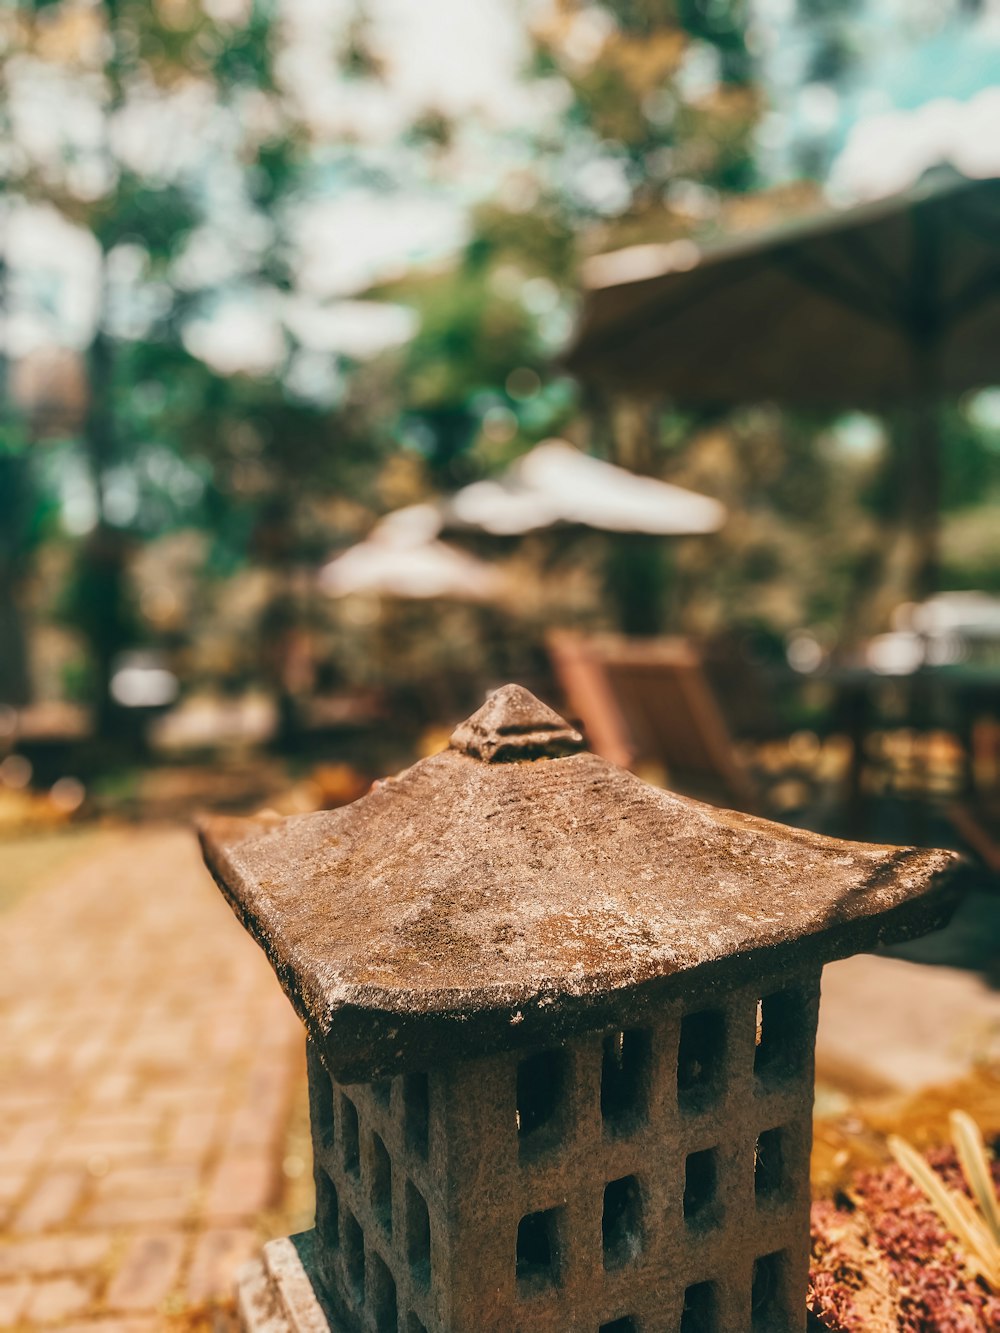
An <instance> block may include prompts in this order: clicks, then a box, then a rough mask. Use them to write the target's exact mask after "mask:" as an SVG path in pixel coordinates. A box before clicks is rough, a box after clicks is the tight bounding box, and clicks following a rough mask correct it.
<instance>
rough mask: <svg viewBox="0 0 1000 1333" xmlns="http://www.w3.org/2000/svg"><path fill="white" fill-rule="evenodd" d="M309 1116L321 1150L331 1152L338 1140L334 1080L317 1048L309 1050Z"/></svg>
mask: <svg viewBox="0 0 1000 1333" xmlns="http://www.w3.org/2000/svg"><path fill="white" fill-rule="evenodd" d="M309 1066H310V1068H309V1075H310V1077H309V1103H310V1105H309V1118H310V1121H311V1123H312V1129H313V1135H314V1137H315V1140H316V1143H317V1145H318V1146H319V1148H320V1150H321V1151H323V1152H329V1151H330V1149H331V1148H332V1147H333V1145H334V1143H335V1141H336V1122H335V1118H334V1087H333V1080H332V1079H331V1078H330V1075H329V1074H328V1073H327V1072H326V1069H325V1068H324V1066H323V1063H322V1061H321V1060H320V1057H319V1055H318V1054H317V1053H316V1052H315V1050H313V1049H310V1052H309Z"/></svg>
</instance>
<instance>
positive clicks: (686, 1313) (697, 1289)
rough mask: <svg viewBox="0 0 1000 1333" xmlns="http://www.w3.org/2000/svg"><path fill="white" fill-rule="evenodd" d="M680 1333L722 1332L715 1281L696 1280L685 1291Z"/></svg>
mask: <svg viewBox="0 0 1000 1333" xmlns="http://www.w3.org/2000/svg"><path fill="white" fill-rule="evenodd" d="M680 1333H721V1330H720V1329H719V1323H718V1303H717V1301H716V1294H715V1283H714V1282H696V1283H695V1284H694V1286H691V1287H688V1289H687V1291H685V1293H684V1309H683V1311H682V1312H681V1327H680Z"/></svg>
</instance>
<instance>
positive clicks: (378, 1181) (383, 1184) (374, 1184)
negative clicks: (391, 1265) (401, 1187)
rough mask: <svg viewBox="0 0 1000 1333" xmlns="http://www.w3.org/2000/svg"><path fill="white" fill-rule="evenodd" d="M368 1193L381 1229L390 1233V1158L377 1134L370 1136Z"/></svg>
mask: <svg viewBox="0 0 1000 1333" xmlns="http://www.w3.org/2000/svg"><path fill="white" fill-rule="evenodd" d="M370 1163H371V1180H370V1182H369V1184H370V1194H371V1203H372V1212H373V1213H374V1214H375V1218H376V1220H377V1222H378V1223H379V1225H380V1226H381V1227H382V1229H383V1230H384V1231H385V1232H387V1233H388V1234H389V1235H390V1236H391V1235H392V1160H391V1159H390V1157H389V1152H388V1149H387V1148H386V1146H385V1144H384V1143H383V1141H382V1140H381V1138H379V1136H378V1135H377V1134H373V1135H372V1138H371V1158H370Z"/></svg>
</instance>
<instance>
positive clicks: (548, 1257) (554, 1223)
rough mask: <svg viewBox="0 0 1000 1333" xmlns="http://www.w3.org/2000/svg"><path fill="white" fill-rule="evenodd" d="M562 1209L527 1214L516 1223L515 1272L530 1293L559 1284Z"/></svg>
mask: <svg viewBox="0 0 1000 1333" xmlns="http://www.w3.org/2000/svg"><path fill="white" fill-rule="evenodd" d="M559 1261H560V1255H559V1210H558V1209H557V1208H550V1209H547V1210H545V1211H543V1212H538V1213H527V1214H526V1215H525V1216H524V1217H522V1218H521V1220H520V1222H519V1223H518V1224H517V1250H516V1260H515V1271H516V1275H517V1281H518V1284H519V1285H520V1286H521V1287H522V1289H526V1290H528V1291H530V1290H532V1289H537V1288H538V1287H540V1286H552V1285H555V1284H556V1283H557V1282H558V1281H559Z"/></svg>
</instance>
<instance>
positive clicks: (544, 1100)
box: [514, 1050, 569, 1152]
mask: <svg viewBox="0 0 1000 1333" xmlns="http://www.w3.org/2000/svg"><path fill="white" fill-rule="evenodd" d="M568 1091H569V1057H568V1056H567V1054H566V1052H565V1051H560V1050H550V1051H539V1052H538V1053H537V1054H535V1055H529V1056H528V1057H527V1058H526V1059H524V1060H521V1061H520V1063H519V1064H518V1066H517V1089H516V1105H515V1112H514V1119H515V1124H516V1126H517V1135H518V1142H519V1143H520V1146H521V1148H522V1150H524V1151H528V1152H532V1151H536V1150H538V1149H543V1148H548V1147H551V1146H553V1145H554V1144H555V1143H556V1142H558V1140H559V1139H560V1138H561V1136H562V1133H563V1130H564V1127H565V1121H566V1112H567V1097H568Z"/></svg>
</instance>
